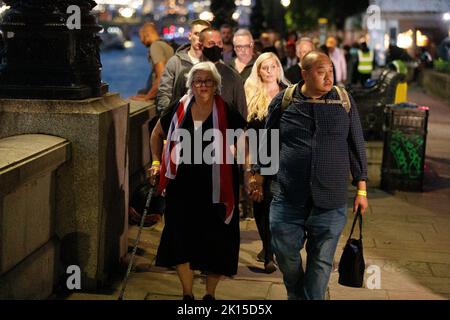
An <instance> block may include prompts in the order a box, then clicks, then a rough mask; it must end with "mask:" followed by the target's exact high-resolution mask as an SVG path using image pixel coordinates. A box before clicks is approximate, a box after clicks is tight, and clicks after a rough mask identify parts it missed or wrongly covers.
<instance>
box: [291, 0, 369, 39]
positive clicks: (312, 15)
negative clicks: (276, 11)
mask: <svg viewBox="0 0 450 320" xmlns="http://www.w3.org/2000/svg"><path fill="white" fill-rule="evenodd" d="M368 6H369V1H368V0H358V1H342V0H292V1H291V4H290V6H289V8H288V11H287V14H286V23H287V24H288V27H289V28H290V29H295V30H299V31H302V30H311V29H317V27H318V19H319V18H327V19H328V24H329V25H335V26H336V28H338V29H343V27H344V23H345V19H346V18H347V17H349V16H352V15H354V14H356V13H359V12H363V11H364V10H365V9H366V8H367V7H368Z"/></svg>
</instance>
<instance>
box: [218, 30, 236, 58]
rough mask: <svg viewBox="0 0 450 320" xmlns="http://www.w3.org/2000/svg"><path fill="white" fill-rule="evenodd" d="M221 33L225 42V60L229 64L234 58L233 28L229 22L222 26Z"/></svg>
mask: <svg viewBox="0 0 450 320" xmlns="http://www.w3.org/2000/svg"><path fill="white" fill-rule="evenodd" d="M220 35H221V37H222V42H223V62H225V63H226V64H229V63H230V62H231V60H232V59H233V54H234V48H233V41H232V40H233V28H232V27H231V26H230V25H229V24H223V25H222V26H221V27H220Z"/></svg>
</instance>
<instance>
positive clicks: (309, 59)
mask: <svg viewBox="0 0 450 320" xmlns="http://www.w3.org/2000/svg"><path fill="white" fill-rule="evenodd" d="M301 66H302V77H303V80H304V81H305V86H306V87H307V91H308V92H309V94H310V96H311V97H313V98H317V97H321V96H322V95H324V94H326V93H327V92H329V91H330V90H331V89H332V88H333V63H332V62H331V59H330V57H329V56H328V55H326V54H325V53H323V52H319V51H311V52H309V53H307V54H306V55H305V56H304V57H303V59H302V62H301Z"/></svg>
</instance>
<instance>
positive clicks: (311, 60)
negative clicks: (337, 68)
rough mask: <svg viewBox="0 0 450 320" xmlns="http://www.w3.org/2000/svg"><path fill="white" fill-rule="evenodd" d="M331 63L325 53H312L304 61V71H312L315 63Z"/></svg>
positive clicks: (302, 62)
mask: <svg viewBox="0 0 450 320" xmlns="http://www.w3.org/2000/svg"><path fill="white" fill-rule="evenodd" d="M319 62H322V63H330V64H331V59H330V57H329V56H327V55H326V54H325V53H323V52H320V51H310V52H308V53H307V54H306V55H305V56H304V57H303V59H302V61H301V65H302V70H305V71H309V70H311V69H312V67H313V66H314V64H315V63H319Z"/></svg>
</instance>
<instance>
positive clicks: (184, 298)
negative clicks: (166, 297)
mask: <svg viewBox="0 0 450 320" xmlns="http://www.w3.org/2000/svg"><path fill="white" fill-rule="evenodd" d="M194 300H195V298H194V296H193V295H190V294H185V295H184V296H183V301H194Z"/></svg>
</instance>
